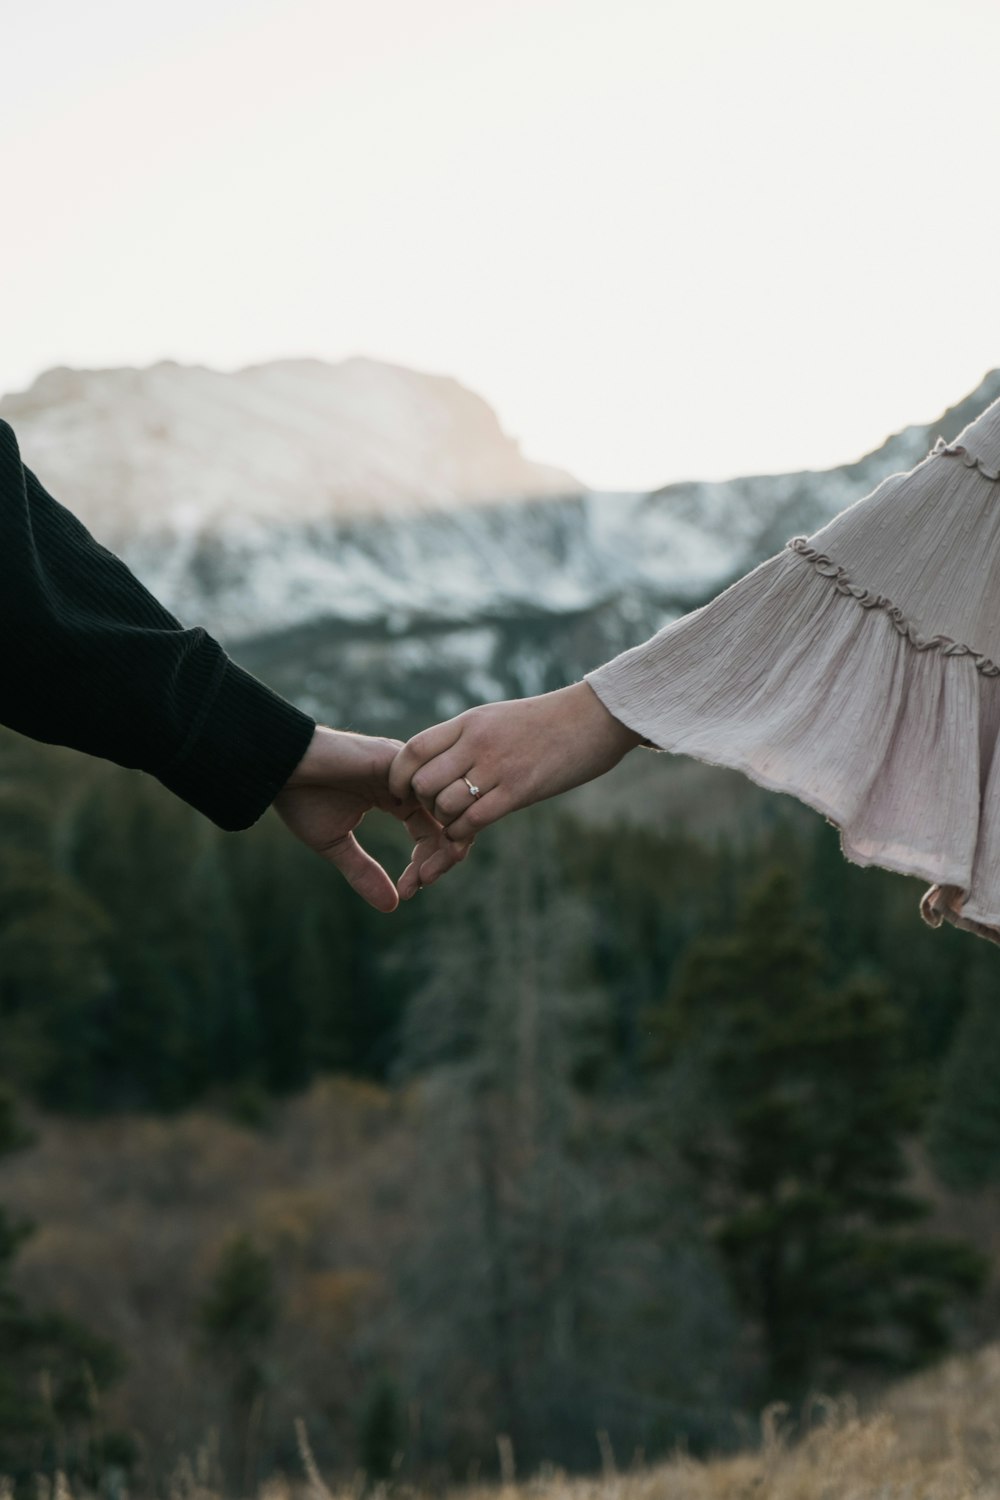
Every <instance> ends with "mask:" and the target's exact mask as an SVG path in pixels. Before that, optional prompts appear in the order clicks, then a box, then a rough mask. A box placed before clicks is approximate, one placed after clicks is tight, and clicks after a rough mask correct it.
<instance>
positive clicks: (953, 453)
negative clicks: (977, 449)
mask: <svg viewBox="0 0 1000 1500" xmlns="http://www.w3.org/2000/svg"><path fill="white" fill-rule="evenodd" d="M927 456H928V458H960V459H961V460H962V462H963V464H964V465H965V467H966V468H967V469H978V470H979V472H980V474H982V476H983V478H984V479H992V480H993V481H994V483H996V482H997V481H998V480H1000V469H991V468H990V467H989V465H988V464H987V463H986V462H985V461H984V460H983V459H982V458H979V457H978V456H977V455H976V454H975V453H970V452H969V450H968V448H967V447H966V446H965V444H964V443H946V442H945V440H944V438H942V437H939V438H938V440H937V442H936V443H935V444H934V447H933V448H932V449H931V451H930V453H929V454H928V455H927Z"/></svg>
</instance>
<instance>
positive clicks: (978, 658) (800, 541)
mask: <svg viewBox="0 0 1000 1500" xmlns="http://www.w3.org/2000/svg"><path fill="white" fill-rule="evenodd" d="M963 451H964V450H963ZM970 467H971V466H970ZM990 477H992V476H990V475H987V478H990ZM997 477H998V478H1000V475H998V476H997ZM785 546H786V547H789V548H791V550H792V551H793V552H797V553H798V554H799V556H800V557H804V558H806V559H807V560H808V561H809V562H811V563H812V565H813V567H814V568H815V569H816V571H817V573H822V574H823V576H824V577H825V578H830V579H832V580H833V586H834V588H835V589H836V590H837V592H838V593H840V594H849V595H850V596H851V597H852V598H853V599H856V600H857V602H858V604H860V605H861V607H862V609H884V610H885V612H886V614H887V615H888V616H889V619H890V620H891V621H892V623H893V625H894V626H895V628H896V630H898V632H899V634H900V635H904V636H905V637H906V639H907V640H908V641H909V642H910V644H911V645H913V646H915V647H916V649H917V650H918V651H931V650H934V651H940V652H941V654H942V655H943V656H971V657H972V659H973V661H974V663H975V665H976V667H977V668H978V669H979V671H980V672H982V673H983V675H984V676H985V677H1000V666H998V665H997V663H996V662H995V661H992V660H991V659H990V657H988V656H983V655H982V654H981V653H980V652H978V651H976V650H975V649H974V648H973V647H972V646H967V645H966V644H965V643H964V642H962V641H955V640H952V638H951V636H948V635H930V636H922V635H921V634H920V632H919V630H918V629H917V627H916V625H915V624H914V623H913V621H912V620H909V619H907V617H906V615H904V613H903V611H902V610H901V609H900V608H899V605H898V604H894V603H893V602H892V600H891V599H887V598H886V596H885V594H879V593H877V592H876V591H875V590H874V589H866V588H863V587H862V586H861V585H860V584H858V583H853V582H852V581H851V579H850V578H849V577H848V575H847V572H846V571H845V570H844V568H842V567H841V566H840V564H839V563H835V562H834V561H833V559H832V558H831V557H828V556H827V554H826V553H825V552H820V551H819V549H818V548H816V547H812V546H810V544H809V541H808V539H807V538H806V537H804V536H793V537H791V538H790V540H789V541H787V542H786V543H785Z"/></svg>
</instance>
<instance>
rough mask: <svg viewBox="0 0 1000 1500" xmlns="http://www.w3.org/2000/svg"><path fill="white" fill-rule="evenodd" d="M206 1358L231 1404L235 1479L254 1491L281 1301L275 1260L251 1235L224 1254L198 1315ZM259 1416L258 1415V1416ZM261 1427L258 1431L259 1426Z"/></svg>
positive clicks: (240, 1237)
mask: <svg viewBox="0 0 1000 1500" xmlns="http://www.w3.org/2000/svg"><path fill="white" fill-rule="evenodd" d="M197 1321H198V1335H199V1344H200V1348H201V1352H202V1353H203V1354H204V1355H205V1356H206V1357H207V1358H208V1359H210V1360H211V1361H212V1362H213V1363H214V1364H215V1366H216V1368H217V1369H218V1371H219V1373H220V1375H221V1376H222V1378H223V1380H224V1382H225V1385H226V1390H227V1393H228V1399H229V1417H230V1422H229V1427H230V1431H229V1446H230V1451H231V1455H232V1457H231V1466H232V1469H233V1473H232V1475H231V1478H232V1479H233V1480H234V1482H235V1483H236V1484H238V1485H242V1486H243V1487H244V1488H253V1486H254V1484H255V1480H256V1476H253V1475H251V1474H249V1473H248V1468H249V1464H250V1459H251V1454H252V1449H253V1437H254V1432H253V1426H254V1413H255V1408H258V1409H259V1408H260V1407H261V1406H262V1403H263V1399H264V1397H265V1394H266V1392H267V1388H268V1383H269V1372H268V1354H269V1350H270V1345H271V1340H272V1337H273V1335H274V1332H275V1329H276V1327H277V1321H278V1299H277V1291H276V1287H275V1280H274V1268H273V1266H272V1263H271V1259H270V1257H269V1256H268V1255H267V1254H266V1253H265V1252H264V1251H262V1250H259V1249H258V1248H257V1246H256V1245H255V1244H254V1243H253V1240H252V1239H251V1238H250V1236H249V1235H247V1234H236V1235H234V1236H233V1237H232V1238H231V1239H230V1240H229V1242H228V1244H227V1245H226V1247H225V1249H224V1250H223V1253H222V1257H221V1259H220V1261H219V1265H218V1267H217V1268H216V1272H215V1275H214V1277H213V1278H212V1282H211V1285H210V1286H209V1288H208V1291H207V1292H206V1294H205V1296H204V1298H203V1299H202V1301H201V1304H200V1306H199V1308H198V1313H197ZM258 1415H259V1412H258ZM256 1425H257V1426H258V1428H259V1425H260V1424H259V1420H258V1421H257V1423H256Z"/></svg>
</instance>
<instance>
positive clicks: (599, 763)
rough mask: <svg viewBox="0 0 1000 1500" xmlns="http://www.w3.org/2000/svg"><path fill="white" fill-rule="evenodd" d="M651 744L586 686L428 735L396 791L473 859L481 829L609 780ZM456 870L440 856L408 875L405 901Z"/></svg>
mask: <svg viewBox="0 0 1000 1500" xmlns="http://www.w3.org/2000/svg"><path fill="white" fill-rule="evenodd" d="M642 743H644V741H643V737H642V736H641V735H639V734H636V733H635V732H634V731H633V730H631V729H628V728H627V727H626V726H625V725H624V724H623V723H622V722H621V721H620V720H619V719H616V718H615V717H614V715H613V714H610V713H609V712H608V710H607V709H606V708H605V707H604V704H603V703H602V702H601V700H600V698H598V696H597V694H596V693H595V692H594V690H593V688H591V687H590V686H589V685H588V684H587V683H586V682H578V683H576V684H574V686H573V687H568V688H560V689H559V690H558V692H554V693H543V694H541V695H540V696H539V697H536V698H520V699H512V700H510V701H508V702H505V703H486V704H483V705H482V706H481V707H479V708H470V709H469V710H468V711H467V712H466V713H463V714H459V715H458V717H457V718H454V719H448V720H447V721H446V722H445V723H443V724H437V725H435V727H434V728H433V729H425V730H423V731H422V733H420V734H418V735H415V736H414V738H413V739H412V740H410V741H409V743H408V744H407V745H406V746H405V747H404V748H403V749H402V750H400V752H399V754H398V755H397V756H396V758H395V760H394V761H393V764H392V768H391V770H390V772H389V790H390V791H391V792H392V793H393V794H394V795H395V796H397V797H399V798H401V799H407V798H410V797H416V799H417V801H418V802H419V803H420V804H421V805H422V806H423V807H424V808H425V809H426V810H427V812H428V813H430V814H431V816H432V817H433V818H434V819H435V821H436V822H437V823H439V824H441V825H442V826H443V827H444V829H445V830H446V833H447V840H446V842H447V843H453V844H454V843H457V844H458V845H459V846H460V847H461V848H462V849H463V857H464V853H467V852H468V849H469V847H470V845H471V843H472V840H473V839H474V838H475V836H476V834H477V833H478V832H479V830H480V829H481V828H486V827H487V826H488V825H489V824H490V823H495V822H496V821H497V819H498V818H502V817H504V816H505V815H506V814H507V813H510V812H515V811H516V810H517V809H518V808H520V807H527V806H528V805H529V803H532V802H540V801H542V800H543V799H544V798H546V797H554V796H556V795H557V794H558V793H559V792H565V791H568V790H569V789H570V787H574V786H579V785H580V784H581V783H582V782H584V781H591V780H592V779H593V778H594V777H595V776H602V775H603V774H604V772H605V771H610V770H611V768H612V766H615V765H617V764H618V762H619V761H620V760H621V758H622V756H623V755H625V754H626V753H627V751H629V750H632V749H633V748H634V747H635V746H636V745H640V744H642ZM469 782H471V784H472V786H473V787H476V788H478V792H479V795H478V796H477V795H475V794H474V793H473V792H472V791H470V789H469V785H468V783H469ZM454 863H455V860H454V858H452V857H451V856H450V854H449V851H448V849H447V848H440V849H437V850H434V851H432V852H430V853H429V855H428V857H427V858H426V859H424V860H423V861H422V863H421V864H420V866H419V868H418V867H417V866H416V865H415V864H411V865H410V866H409V867H408V868H407V869H406V870H405V871H404V872H403V875H402V876H401V877H400V881H399V894H400V895H401V896H402V897H403V898H404V899H406V898H408V897H410V896H412V895H414V894H415V892H416V891H417V890H419V889H420V887H421V886H424V885H430V884H431V883H432V882H433V881H434V880H436V879H437V878H438V876H440V875H443V874H444V873H445V871H446V870H447V869H449V868H450V866H451V865H452V864H454Z"/></svg>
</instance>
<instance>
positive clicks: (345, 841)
mask: <svg viewBox="0 0 1000 1500" xmlns="http://www.w3.org/2000/svg"><path fill="white" fill-rule="evenodd" d="M321 852H322V854H323V857H324V859H328V860H329V861H330V863H331V864H332V865H336V867H337V869H338V870H339V871H340V873H341V875H343V877H344V879H345V880H346V881H347V883H348V885H349V886H350V887H351V888H352V890H355V891H357V893H358V895H359V896H361V897H362V898H363V900H365V901H367V902H368V905H369V906H374V908H375V910H376V911H384V912H390V911H395V910H396V907H397V906H398V905H399V896H398V895H397V893H396V887H395V886H394V885H393V883H392V881H391V880H390V879H389V876H388V875H387V873H386V872H385V870H383V868H382V866H381V865H380V864H379V862H378V860H377V859H372V857H371V855H370V854H368V853H367V852H366V851H365V850H364V849H362V847H361V845H360V844H359V843H358V841H357V839H356V838H355V837H354V834H353V833H349V834H347V836H346V837H345V838H342V839H337V840H336V841H335V842H334V843H332V844H331V845H330V846H329V848H327V849H324V850H322V851H321Z"/></svg>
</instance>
